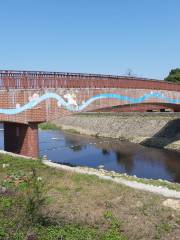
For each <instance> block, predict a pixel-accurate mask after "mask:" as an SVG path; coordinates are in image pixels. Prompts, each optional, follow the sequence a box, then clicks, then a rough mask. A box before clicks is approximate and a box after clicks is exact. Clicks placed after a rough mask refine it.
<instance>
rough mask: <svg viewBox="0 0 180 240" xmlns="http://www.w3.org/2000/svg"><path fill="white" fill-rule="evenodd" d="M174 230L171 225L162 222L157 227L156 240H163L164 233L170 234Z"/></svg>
mask: <svg viewBox="0 0 180 240" xmlns="http://www.w3.org/2000/svg"><path fill="white" fill-rule="evenodd" d="M171 230H172V226H171V225H170V224H169V223H165V222H162V223H160V224H158V225H157V226H156V235H155V239H161V237H162V235H163V234H164V233H169V232H170V231H171Z"/></svg>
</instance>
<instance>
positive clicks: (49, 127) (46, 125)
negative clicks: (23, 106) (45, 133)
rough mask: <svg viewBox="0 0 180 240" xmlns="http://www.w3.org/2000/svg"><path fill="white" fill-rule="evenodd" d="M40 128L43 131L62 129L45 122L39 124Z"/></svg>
mask: <svg viewBox="0 0 180 240" xmlns="http://www.w3.org/2000/svg"><path fill="white" fill-rule="evenodd" d="M39 128H40V129H42V130H58V129H60V127H57V126H56V125H55V124H54V123H50V122H45V123H41V124H39Z"/></svg>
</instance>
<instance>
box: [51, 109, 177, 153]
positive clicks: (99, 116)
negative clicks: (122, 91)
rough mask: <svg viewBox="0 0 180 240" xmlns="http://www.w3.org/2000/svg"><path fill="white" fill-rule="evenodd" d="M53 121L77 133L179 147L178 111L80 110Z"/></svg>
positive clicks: (170, 147)
mask: <svg viewBox="0 0 180 240" xmlns="http://www.w3.org/2000/svg"><path fill="white" fill-rule="evenodd" d="M53 123H54V124H56V125H57V126H59V127H61V128H62V129H64V130H73V131H76V132H78V133H80V134H86V135H93V136H99V137H109V138H116V139H121V140H128V141H131V142H135V143H140V144H142V145H146V146H152V147H159V148H169V149H176V150H180V114H179V113H83V114H76V115H72V116H67V117H62V118H60V119H56V120H54V121H53Z"/></svg>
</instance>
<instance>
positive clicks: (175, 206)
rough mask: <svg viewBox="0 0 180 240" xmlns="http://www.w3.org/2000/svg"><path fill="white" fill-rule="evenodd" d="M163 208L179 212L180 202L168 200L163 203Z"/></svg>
mask: <svg viewBox="0 0 180 240" xmlns="http://www.w3.org/2000/svg"><path fill="white" fill-rule="evenodd" d="M163 206H165V207H170V208H172V209H174V210H178V211H180V200H176V199H170V198H168V199H166V200H165V201H164V202H163Z"/></svg>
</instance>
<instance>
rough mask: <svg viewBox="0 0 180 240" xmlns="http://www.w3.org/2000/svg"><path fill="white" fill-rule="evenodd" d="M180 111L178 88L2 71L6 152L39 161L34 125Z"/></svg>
mask: <svg viewBox="0 0 180 240" xmlns="http://www.w3.org/2000/svg"><path fill="white" fill-rule="evenodd" d="M166 109H168V110H171V111H176V112H178V111H180V85H178V84H172V83H168V82H164V81H157V80H151V79H143V78H135V77H123V76H122V77H121V76H111V75H95V74H76V73H75V74H74V73H54V72H32V71H29V72H28V71H26V72H25V71H0V122H3V123H4V148H5V150H7V151H10V152H15V153H20V154H23V155H26V156H32V157H37V156H38V152H39V150H38V124H39V123H42V122H46V121H51V120H54V119H56V118H59V117H61V116H63V115H67V114H72V113H76V112H82V111H99V110H103V111H109V110H111V111H153V110H156V111H157V110H160V111H165V110H166Z"/></svg>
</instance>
